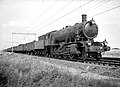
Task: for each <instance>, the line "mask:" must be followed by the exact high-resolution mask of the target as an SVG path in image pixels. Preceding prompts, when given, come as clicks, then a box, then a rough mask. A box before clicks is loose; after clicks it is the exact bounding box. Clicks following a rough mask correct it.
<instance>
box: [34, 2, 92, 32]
mask: <svg viewBox="0 0 120 87" xmlns="http://www.w3.org/2000/svg"><path fill="white" fill-rule="evenodd" d="M92 1H93V0H90V1H88V2H87V3H85V4H83V5H81V6H79V7H77V8H76V9H74V10H72V11H70V12H68V13H67V14H65V15H63V16H61V17H59V18H58V19H56V20H54V21H52V22H50V23H49V24H47V25H45V26H43V27H42V28H41V29H43V28H45V27H47V26H49V25H50V24H52V23H54V22H56V21H58V20H60V19H61V18H63V17H65V16H67V15H69V14H71V13H73V12H74V11H76V10H78V9H80V8H81V7H83V6H85V5H87V4H89V3H90V2H92ZM39 26H40V25H39ZM39 26H36V27H35V28H37V27H39ZM35 28H34V29H35ZM39 30H40V29H39ZM36 31H38V30H36ZM36 31H35V32H36Z"/></svg>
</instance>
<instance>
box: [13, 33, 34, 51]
mask: <svg viewBox="0 0 120 87" xmlns="http://www.w3.org/2000/svg"><path fill="white" fill-rule="evenodd" d="M15 34H20V35H35V40H36V33H12V52H13V35H15Z"/></svg>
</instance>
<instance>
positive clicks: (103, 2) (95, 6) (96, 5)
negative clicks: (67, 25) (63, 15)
mask: <svg viewBox="0 0 120 87" xmlns="http://www.w3.org/2000/svg"><path fill="white" fill-rule="evenodd" d="M109 1H111V0H107V1H106V0H101V1H100V2H98V3H97V4H95V5H94V6H91V7H90V8H89V9H87V10H84V11H83V12H81V14H83V13H84V12H86V11H87V12H89V11H91V10H93V9H96V8H98V7H100V6H102V5H104V4H105V3H107V2H109ZM81 14H79V15H81ZM77 16H78V15H77ZM75 17H76V16H74V17H72V18H69V20H71V19H73V18H74V19H75ZM67 21H68V20H67ZM62 23H63V22H62ZM60 24H61V23H60ZM57 26H58V25H57ZM55 27H56V26H55Z"/></svg>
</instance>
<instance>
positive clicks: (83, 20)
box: [82, 14, 87, 22]
mask: <svg viewBox="0 0 120 87" xmlns="http://www.w3.org/2000/svg"><path fill="white" fill-rule="evenodd" d="M86 21H87V15H86V14H82V22H86Z"/></svg>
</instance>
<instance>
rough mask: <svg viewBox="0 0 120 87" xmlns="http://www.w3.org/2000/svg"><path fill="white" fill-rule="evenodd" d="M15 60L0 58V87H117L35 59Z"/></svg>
mask: <svg viewBox="0 0 120 87" xmlns="http://www.w3.org/2000/svg"><path fill="white" fill-rule="evenodd" d="M8 57H10V55H8ZM14 57H16V58H17V56H14ZM16 58H12V57H11V59H10V60H9V59H8V58H6V59H8V60H5V58H4V60H3V58H0V87H118V85H117V84H115V83H113V82H110V81H105V80H104V81H103V80H95V79H88V78H83V77H81V76H80V75H72V74H71V73H69V72H63V71H61V70H59V68H57V67H54V66H52V65H49V64H47V63H44V62H42V61H38V60H37V59H29V58H22V59H20V58H17V59H16ZM16 62H17V63H16Z"/></svg>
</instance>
